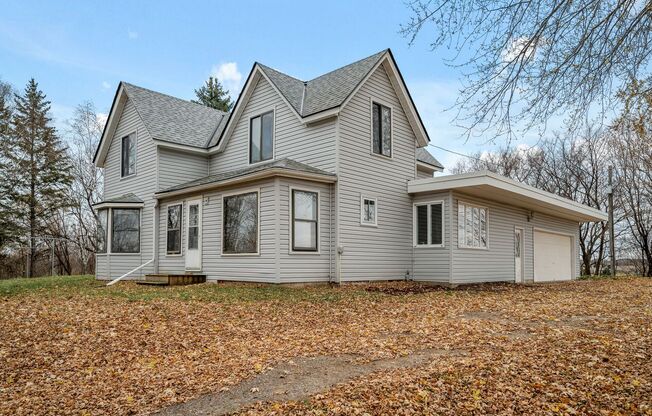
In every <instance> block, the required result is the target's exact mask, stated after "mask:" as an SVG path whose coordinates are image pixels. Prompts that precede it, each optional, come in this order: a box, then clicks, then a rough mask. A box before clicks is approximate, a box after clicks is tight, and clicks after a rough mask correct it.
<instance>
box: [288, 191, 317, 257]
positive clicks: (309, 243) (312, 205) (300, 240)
mask: <svg viewBox="0 0 652 416" xmlns="http://www.w3.org/2000/svg"><path fill="white" fill-rule="evenodd" d="M318 205H319V194H318V193H317V192H309V191H302V190H298V189H293V190H292V250H293V251H306V252H309V251H318V244H317V241H318V234H319V220H318V218H319V207H318Z"/></svg>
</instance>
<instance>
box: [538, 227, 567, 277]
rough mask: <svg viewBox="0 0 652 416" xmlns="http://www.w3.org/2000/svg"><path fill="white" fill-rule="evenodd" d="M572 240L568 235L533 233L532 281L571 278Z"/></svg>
mask: <svg viewBox="0 0 652 416" xmlns="http://www.w3.org/2000/svg"><path fill="white" fill-rule="evenodd" d="M572 241H573V239H572V238H571V237H570V236H568V235H563V234H554V233H548V232H544V231H539V230H535V231H534V281H535V282H554V281H559V280H571V279H572V278H573V260H572V255H573V244H572Z"/></svg>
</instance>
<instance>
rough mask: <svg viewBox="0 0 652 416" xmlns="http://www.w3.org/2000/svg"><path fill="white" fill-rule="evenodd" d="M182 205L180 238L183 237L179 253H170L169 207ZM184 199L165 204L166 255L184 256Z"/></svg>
mask: <svg viewBox="0 0 652 416" xmlns="http://www.w3.org/2000/svg"><path fill="white" fill-rule="evenodd" d="M176 205H181V223H180V224H179V238H180V239H181V244H180V247H179V252H178V253H168V215H169V214H168V212H169V211H168V209H169V208H170V207H173V206H176ZM185 211H186V210H185V207H184V201H175V202H171V203H169V204H167V205H166V206H165V257H181V256H183V228H184V227H183V224H184V221H183V218H184V215H185Z"/></svg>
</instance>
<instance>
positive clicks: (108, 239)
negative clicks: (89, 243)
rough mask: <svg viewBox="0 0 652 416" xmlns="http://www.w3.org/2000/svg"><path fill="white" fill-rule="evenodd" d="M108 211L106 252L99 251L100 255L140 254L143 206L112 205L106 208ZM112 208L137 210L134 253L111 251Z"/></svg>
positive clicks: (141, 248) (141, 249)
mask: <svg viewBox="0 0 652 416" xmlns="http://www.w3.org/2000/svg"><path fill="white" fill-rule="evenodd" d="M107 209H108V210H109V211H110V212H109V221H108V222H109V229H108V232H107V233H108V237H107V252H106V253H99V254H102V255H105V254H109V255H111V256H140V253H141V252H142V251H143V208H141V207H133V206H125V207H121V206H112V207H110V208H107ZM114 209H137V210H138V211H139V215H138V221H139V223H138V231H139V234H138V252H136V253H114V252H113V210H114Z"/></svg>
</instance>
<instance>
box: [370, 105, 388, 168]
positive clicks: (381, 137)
mask: <svg viewBox="0 0 652 416" xmlns="http://www.w3.org/2000/svg"><path fill="white" fill-rule="evenodd" d="M371 113H372V126H373V143H372V149H373V152H374V153H375V154H377V155H382V156H387V157H392V109H391V108H389V107H387V106H385V105H382V104H378V103H375V102H374V103H372V108H371Z"/></svg>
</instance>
